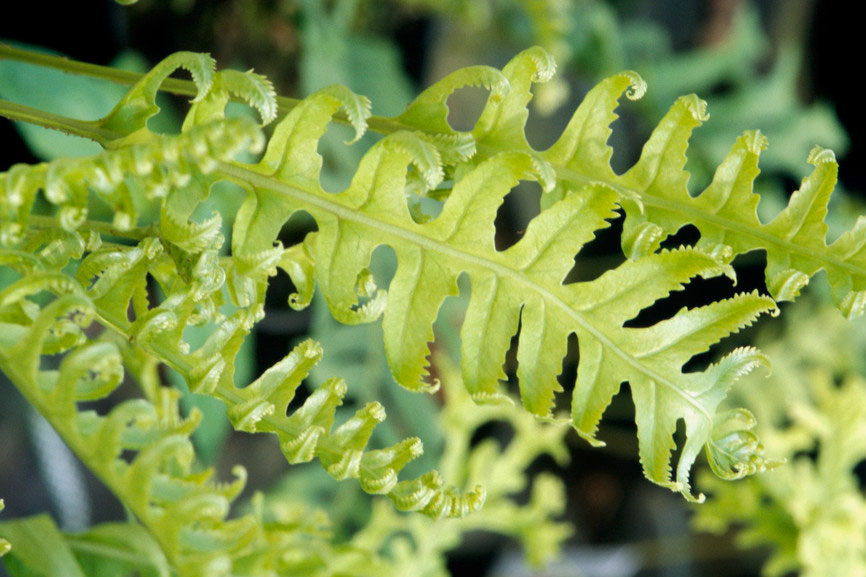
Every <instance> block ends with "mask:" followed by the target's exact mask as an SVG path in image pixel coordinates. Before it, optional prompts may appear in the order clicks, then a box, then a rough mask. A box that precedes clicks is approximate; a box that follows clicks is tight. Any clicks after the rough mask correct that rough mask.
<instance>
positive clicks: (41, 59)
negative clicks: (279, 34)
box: [0, 42, 414, 144]
mask: <svg viewBox="0 0 866 577" xmlns="http://www.w3.org/2000/svg"><path fill="white" fill-rule="evenodd" d="M4 59H6V60H15V61H18V62H26V63H28V64H33V65H35V66H43V67H46V68H53V69H55V70H61V71H63V72H68V73H70V74H78V75H81V76H90V77H92V78H99V79H102V80H108V81H111V82H115V83H117V84H126V85H132V84H135V83H136V82H138V81H139V80H140V79H141V78H142V77H143V76H144V75H143V74H140V73H138V72H130V71H128V70H119V69H116V68H111V67H110V66H100V65H98V64H89V63H87V62H80V61H78V60H72V59H71V58H66V57H64V56H55V55H53V54H44V53H41V52H33V51H30V50H24V49H21V48H15V47H13V46H10V45H8V44H4V43H2V42H0V60H4ZM159 89H160V90H162V91H165V92H170V93H172V94H177V95H178V96H190V97H194V96H196V95H197V94H198V89H197V88H196V85H195V83H193V82H192V81H191V80H183V79H181V78H166V79H165V80H163V82H162V85H161V86H160V87H159ZM234 100H236V101H237V102H244V101H243V100H241V99H237V98H234ZM300 102H301V100H299V99H297V98H289V97H288V96H277V111H278V113H279V115H280V116H283V115H285V114H287V113H288V112H289V111H291V110H292V109H293V108H295V107H296V106H297V105H298V104H300ZM10 104H11V103H10ZM16 106H17V105H16ZM25 108H26V107H25ZM29 110H31V111H32V110H33V109H29ZM45 114H47V113H42V115H45ZM0 116H6V117H7V118H12V119H13V120H23V121H24V122H31V121H30V120H28V119H26V118H13V117H12V116H10V115H8V114H6V112H5V111H4V109H3V107H2V106H0ZM51 116H56V115H51ZM40 117H41V118H43V119H44V116H39V117H37V118H40ZM56 118H58V119H63V117H61V116H57V117H56ZM334 119H335V120H336V121H337V122H340V123H342V124H350V122H349V119H348V118H347V117H346V115H345V114H343V113H342V112H339V113H337V115H336V116H335V118H334ZM65 120H67V121H69V120H70V119H65ZM73 122H81V121H73ZM33 124H39V125H40V126H45V127H46V128H56V129H58V130H63V128H61V125H60V124H57V125H46V124H42V123H40V122H33ZM367 126H368V127H369V128H370V130H372V131H374V132H378V133H380V134H391V133H392V132H397V131H399V130H414V129H413V128H410V127H408V126H406V125H404V124H403V123H401V122H398V121H396V120H394V119H393V118H384V117H381V116H371V117H370V118H368V119H367ZM104 132H106V134H105V135H104V136H108V137H111V136H116V135H113V133H108V132H107V131H104ZM74 134H78V133H77V132H76V133H74ZM78 135H79V136H84V137H85V138H91V139H92V140H96V141H97V142H99V143H100V144H102V141H101V140H99V139H97V138H92V137H91V136H86V135H83V134H78Z"/></svg>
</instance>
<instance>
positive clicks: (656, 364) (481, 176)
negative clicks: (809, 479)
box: [219, 60, 775, 495]
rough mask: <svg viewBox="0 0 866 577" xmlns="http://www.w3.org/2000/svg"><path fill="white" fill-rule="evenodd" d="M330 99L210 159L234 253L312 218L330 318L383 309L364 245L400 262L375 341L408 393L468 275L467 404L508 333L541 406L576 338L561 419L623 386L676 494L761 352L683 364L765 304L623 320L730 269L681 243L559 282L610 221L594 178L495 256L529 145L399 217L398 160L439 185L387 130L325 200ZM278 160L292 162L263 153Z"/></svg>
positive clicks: (590, 432) (591, 416) (593, 414)
mask: <svg viewBox="0 0 866 577" xmlns="http://www.w3.org/2000/svg"><path fill="white" fill-rule="evenodd" d="M529 62H530V64H531V65H532V69H533V70H535V69H536V68H537V67H539V66H540V67H541V68H540V69H539V70H535V73H537V74H541V73H543V72H545V71H546V70H547V69H546V68H544V66H543V65H544V63H545V61H543V60H539V61H538V62H536V61H534V60H531V61H529ZM337 105H338V103H337V102H336V101H334V100H333V99H332V98H331V97H329V96H327V95H324V94H316V95H313V96H311V97H309V98H308V99H307V100H305V101H304V102H303V103H302V104H301V105H300V106H298V107H297V108H296V109H295V110H293V111H292V112H291V113H290V114H289V115H288V116H287V117H286V118H285V119H284V120H283V121H282V122H281V124H280V125H279V126H278V127H277V132H276V134H280V133H286V132H288V131H292V134H293V135H294V136H295V137H296V138H297V139H298V140H299V141H300V142H303V144H302V145H301V144H296V145H294V146H293V147H292V148H291V151H292V153H291V156H289V154H288V146H289V144H288V142H289V141H288V139H286V138H279V139H276V140H272V141H271V142H270V143H269V145H268V148H267V151H266V153H265V160H263V161H262V162H261V163H259V164H258V165H253V166H250V165H243V164H239V163H232V164H229V163H223V164H221V166H220V169H219V170H220V172H222V173H223V174H225V175H227V176H229V177H231V178H232V179H233V180H234V181H235V182H238V183H239V184H241V185H243V186H244V187H246V188H247V189H248V190H249V191H250V192H249V195H248V197H247V201H246V203H245V207H246V208H245V210H244V211H242V212H243V218H239V220H238V222H237V223H236V225H235V231H234V235H233V238H234V239H235V240H234V242H235V243H236V246H239V247H245V246H251V247H252V246H259V247H266V246H272V244H273V242H274V241H275V239H276V233H277V232H278V231H279V228H280V226H281V225H282V223H283V222H285V220H286V219H287V218H288V217H289V216H290V215H291V214H292V212H294V211H295V210H301V209H303V210H306V211H308V212H309V213H311V214H312V215H313V217H314V218H315V219H316V221H317V223H318V227H319V230H318V232H316V233H315V234H314V235H312V236H311V237H310V238H309V239H308V241H307V244H308V246H309V247H310V253H311V256H312V257H313V259H314V261H315V263H316V264H315V267H316V277H317V280H318V281H319V286H320V288H321V290H322V292H323V294H324V296H325V298H326V300H327V301H328V304H329V307H330V309H331V312H332V314H333V315H334V316H335V317H336V318H338V319H340V320H342V321H343V322H363V321H367V320H371V318H374V317H375V316H376V315H377V314H378V313H379V311H380V310H381V309H382V302H383V301H382V296H381V295H382V293H381V292H379V293H377V295H376V296H375V297H374V298H373V299H371V300H369V301H367V302H362V301H360V300H359V294H360V293H359V292H358V281H359V279H360V278H361V277H363V276H364V275H366V274H367V272H366V271H367V267H368V266H369V264H370V259H371V255H372V253H373V251H374V250H375V249H376V247H378V246H380V245H388V246H390V247H391V248H392V249H393V250H394V252H395V253H396V255H397V261H398V267H397V271H396V274H395V276H394V279H393V281H392V282H391V285H390V287H389V294H388V299H387V304H385V305H384V319H383V328H384V335H385V347H386V353H387V356H388V360H389V363H390V364H391V367H392V372H393V374H394V376H395V378H396V379H397V381H398V382H400V383H401V384H402V385H403V386H405V387H408V388H410V389H413V390H429V389H431V388H435V387H436V383H435V382H434V383H425V382H424V378H425V376H426V370H425V365H426V361H425V358H426V357H427V355H428V354H429V352H430V351H429V348H428V342H430V341H432V340H433V338H434V335H433V329H432V325H433V321H434V320H435V319H436V316H437V311H438V310H439V307H440V305H441V304H442V302H443V300H444V299H445V298H446V297H448V296H452V295H456V294H457V279H458V277H459V276H460V275H461V274H464V273H465V274H468V276H469V279H470V282H471V285H472V294H471V298H470V300H469V307H468V309H467V312H466V319H465V322H464V325H463V330H462V340H463V376H464V380H465V382H466V386H467V387H468V388H469V390H470V391H471V393H472V394H473V396H474V397H475V398H476V399H477V400H479V401H480V400H487V401H489V400H492V399H495V398H496V397H497V395H498V381H499V379H500V378H502V377H504V374H503V373H502V370H501V368H500V366H501V364H502V362H503V360H504V358H505V352H506V350H507V349H508V347H509V344H510V341H511V337H512V336H513V335H514V334H515V333H516V332H517V330H518V326H520V327H521V329H520V339H519V346H518V353H517V354H518V363H519V369H518V377H519V378H520V381H521V393H522V396H523V400H524V404H525V405H526V406H527V408H529V409H530V410H531V411H533V412H534V413H536V414H538V415H542V416H545V415H547V414H548V413H549V411H550V407H551V403H552V399H553V395H554V393H555V392H556V391H558V390H560V385H559V384H558V381H557V375H558V374H559V373H560V372H561V359H562V357H563V356H564V354H565V348H566V343H567V339H568V336H569V334H571V333H576V334H577V336H578V341H579V343H580V351H581V359H582V361H581V365H580V367H579V369H578V385H577V387H576V389H575V395H574V414H573V418H574V423H575V427H576V428H577V429H578V431H579V432H581V434H582V435H584V436H586V437H587V438H588V439H591V440H593V441H594V431H595V426H596V423H597V422H598V419H599V418H600V416H601V412H602V411H603V409H604V408H605V407H606V406H607V405H608V404H609V402H610V399H611V397H612V396H613V394H614V393H615V392H616V390H617V389H618V388H619V384H620V383H621V382H623V381H628V382H630V384H631V386H632V390H633V394H634V396H635V402H636V404H637V405H638V414H639V427H640V431H639V438H640V444H641V457H642V460H643V461H644V464H645V471H646V474H647V476H648V477H649V478H651V479H652V480H654V481H655V482H657V483H660V484H663V485H665V486H668V487H670V488H672V489H674V490H677V491H683V492H684V493H685V494H687V495H689V489H688V472H689V469H690V467H691V464H692V462H693V460H694V458H695V456H696V455H697V453H698V451H699V450H700V447H701V446H703V445H704V444H705V443H707V442H709V440H710V437H711V434H712V430H713V423H714V414H715V411H716V407H717V406H718V403H719V402H720V401H721V400H722V398H723V397H724V396H725V393H726V391H727V388H728V387H729V386H730V384H731V383H732V382H733V380H734V379H735V378H736V377H737V376H738V371H737V370H735V369H736V368H737V367H745V366H753V365H754V364H755V363H757V362H760V356H759V355H758V353H756V352H754V351H737V352H735V353H734V356H732V357H730V359H728V360H727V361H726V362H725V363H724V364H723V365H720V366H719V367H714V368H713V369H711V370H709V371H707V372H705V373H689V374H685V373H683V372H682V370H681V369H682V366H683V364H685V362H686V361H688V360H689V358H690V357H691V356H693V355H695V354H697V353H700V352H702V351H704V350H706V349H707V348H708V347H709V346H710V345H711V344H713V343H715V342H717V341H718V340H719V339H720V338H723V337H724V336H726V335H727V334H729V333H730V332H734V331H737V330H739V329H740V328H742V327H743V326H746V325H748V324H750V323H751V322H752V321H753V320H754V319H755V318H756V317H757V316H758V315H759V314H761V313H763V312H767V311H770V310H774V309H775V305H774V303H773V301H772V300H771V299H768V298H766V297H762V296H759V295H757V294H751V295H738V296H736V297H734V298H733V299H731V300H729V301H721V302H718V303H713V304H711V305H708V306H706V307H703V308H700V309H694V310H692V311H681V312H680V313H679V314H677V315H676V316H675V317H674V318H672V319H670V320H669V321H666V322H663V323H660V324H659V325H656V326H655V327H650V328H647V329H631V328H624V327H623V326H622V325H623V323H625V322H626V321H628V320H630V319H631V318H632V317H633V316H635V315H637V313H638V312H639V311H640V310H641V309H642V308H645V307H647V306H649V305H651V304H652V303H654V302H655V301H656V300H658V299H660V298H663V297H665V296H667V295H668V294H669V292H670V291H672V290H676V289H678V288H680V287H681V286H682V285H683V284H685V283H687V282H688V281H689V280H690V279H691V278H693V277H695V276H703V277H710V276H715V275H719V274H729V275H731V274H732V272H731V269H730V267H729V266H727V265H725V264H723V263H720V262H719V261H718V260H717V259H716V258H715V257H714V256H713V255H712V254H709V253H707V252H705V251H703V250H700V249H681V250H678V251H671V252H662V253H658V254H652V255H647V256H646V257H644V258H641V259H638V260H636V261H631V262H627V263H626V264H624V265H623V266H622V267H620V268H619V269H616V270H614V271H610V272H609V273H608V274H607V275H603V276H602V277H600V278H599V279H596V280H595V281H592V282H588V283H575V284H571V285H563V284H562V282H563V280H564V278H565V276H566V275H567V273H568V271H569V270H570V269H571V267H572V266H573V256H574V254H575V253H576V252H578V251H579V250H580V248H581V247H582V246H583V244H585V243H586V242H588V241H589V240H591V239H592V237H593V235H594V233H595V232H596V231H597V230H598V229H600V228H603V227H605V226H606V225H607V224H606V219H608V218H611V217H613V216H614V214H615V213H614V212H613V210H614V207H615V202H616V200H617V195H616V194H615V192H614V191H613V190H611V189H610V187H606V186H585V187H583V188H582V189H581V194H572V195H568V196H567V197H565V198H563V199H562V201H560V202H559V203H556V204H554V205H553V206H551V207H550V208H548V209H547V210H545V211H543V212H542V213H541V214H540V215H539V216H538V217H537V218H536V219H534V220H533V221H532V222H531V223H530V224H529V227H528V228H527V231H526V234H525V236H524V238H523V239H522V240H521V241H520V242H518V243H517V244H515V245H514V246H512V247H511V248H509V249H508V250H506V251H502V252H499V251H497V250H496V248H495V246H494V233H495V230H494V226H493V221H494V218H495V215H496V210H497V208H498V207H499V205H500V204H501V202H502V199H503V198H504V196H505V195H506V194H507V193H508V192H509V191H510V190H511V188H512V187H513V186H515V185H516V184H517V183H518V182H519V181H520V180H541V179H542V178H543V177H544V175H545V172H546V171H545V164H544V162H543V160H542V161H539V156H538V155H537V154H528V153H525V152H519V151H518V152H507V153H506V152H503V153H500V154H497V155H495V156H493V157H491V158H489V159H487V160H485V161H484V162H481V163H479V164H478V165H477V166H476V167H475V168H473V169H471V170H468V171H467V172H465V173H463V174H462V176H461V177H460V178H459V179H458V180H457V181H456V182H455V184H454V188H453V189H452V190H451V192H450V194H449V195H448V199H447V201H446V202H445V204H444V206H443V209H442V213H441V214H440V215H439V216H438V217H437V218H436V219H434V220H432V221H430V222H427V223H423V224H422V223H417V222H415V221H414V220H413V219H412V217H411V215H410V213H409V209H408V205H407V202H406V197H405V186H406V182H407V173H408V167H409V166H412V167H413V168H416V167H417V169H418V170H419V172H421V173H422V174H430V175H431V177H430V178H429V179H428V185H429V186H432V185H435V184H436V182H437V181H438V179H439V174H438V173H437V171H433V170H431V169H430V159H431V158H432V159H436V158H438V156H437V154H436V153H437V150H436V147H435V145H434V144H432V143H431V142H430V141H428V140H427V139H426V138H425V137H421V136H415V135H412V134H409V133H395V134H392V135H390V136H388V137H386V138H384V139H383V140H382V141H380V142H379V143H377V144H376V145H375V146H374V147H373V148H372V149H371V150H370V151H369V152H368V153H367V154H366V155H365V156H364V158H363V160H362V161H361V164H360V166H359V168H358V171H357V173H356V174H355V177H354V178H353V180H352V183H351V185H350V186H349V187H348V188H347V189H346V190H345V191H344V192H342V193H339V194H331V193H326V192H324V191H323V190H322V189H321V187H320V185H319V184H318V182H317V180H316V179H317V177H318V170H319V169H320V166H321V160H320V159H318V155H317V153H316V152H315V146H314V143H315V141H316V139H317V138H318V136H319V135H321V134H322V133H323V132H324V123H326V122H327V121H328V120H329V118H330V115H332V114H333V112H334V111H335V110H336V107H337ZM322 111H324V112H322ZM301 123H303V124H301ZM315 123H318V124H315ZM302 131H303V132H302ZM308 139H310V140H308ZM284 158H291V159H292V160H291V163H292V164H286V163H285V162H280V163H276V162H275V161H274V159H284ZM276 207H279V209H277V208H276ZM253 223H256V224H253ZM266 232H267V235H268V236H267V237H266V236H265V233H266ZM614 287H615V288H614ZM729 365H731V366H729ZM654 407H655V408H654ZM680 418H682V419H684V420H685V421H686V423H687V430H688V433H689V439H688V440H687V442H686V445H685V446H684V452H683V457H682V458H681V459H680V461H679V467H678V472H677V475H676V481H673V480H670V479H669V474H670V473H669V469H668V467H669V464H668V463H669V460H670V452H671V450H672V449H673V447H674V444H673V440H672V434H673V432H674V429H675V427H676V422H677V420H678V419H680Z"/></svg>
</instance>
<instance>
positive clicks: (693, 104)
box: [680, 94, 710, 122]
mask: <svg viewBox="0 0 866 577" xmlns="http://www.w3.org/2000/svg"><path fill="white" fill-rule="evenodd" d="M680 102H681V103H682V104H683V106H685V108H686V110H688V111H689V113H690V114H691V115H692V118H694V119H695V120H697V121H698V122H706V121H707V120H709V119H710V114H709V113H708V112H707V101H706V100H703V99H701V98H699V97H698V95H697V94H690V95H688V96H681V97H680Z"/></svg>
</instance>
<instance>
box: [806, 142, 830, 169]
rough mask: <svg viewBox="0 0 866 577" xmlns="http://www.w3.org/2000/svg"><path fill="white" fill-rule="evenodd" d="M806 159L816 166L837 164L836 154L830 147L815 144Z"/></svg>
mask: <svg viewBox="0 0 866 577" xmlns="http://www.w3.org/2000/svg"><path fill="white" fill-rule="evenodd" d="M806 161H807V162H808V163H809V164H812V165H814V166H821V165H824V164H835V163H836V154H835V153H834V152H833V151H832V150H830V149H829V148H823V147H821V146H814V147H812V150H810V151H809V156H808V157H807V159H806Z"/></svg>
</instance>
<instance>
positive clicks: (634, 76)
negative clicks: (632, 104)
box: [622, 70, 647, 100]
mask: <svg viewBox="0 0 866 577" xmlns="http://www.w3.org/2000/svg"><path fill="white" fill-rule="evenodd" d="M622 75H623V76H625V77H626V78H627V79H628V81H629V86H628V89H627V90H626V92H625V96H626V98H628V99H629V100H640V99H641V98H643V96H644V95H645V94H646V91H647V84H646V81H645V80H644V79H643V78H642V77H641V76H640V74H638V73H637V72H634V71H632V70H626V71H625V72H623V73H622Z"/></svg>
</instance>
